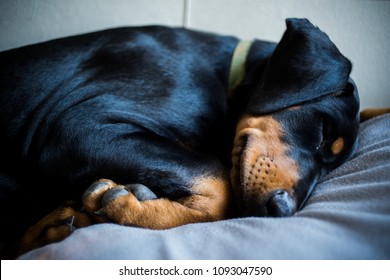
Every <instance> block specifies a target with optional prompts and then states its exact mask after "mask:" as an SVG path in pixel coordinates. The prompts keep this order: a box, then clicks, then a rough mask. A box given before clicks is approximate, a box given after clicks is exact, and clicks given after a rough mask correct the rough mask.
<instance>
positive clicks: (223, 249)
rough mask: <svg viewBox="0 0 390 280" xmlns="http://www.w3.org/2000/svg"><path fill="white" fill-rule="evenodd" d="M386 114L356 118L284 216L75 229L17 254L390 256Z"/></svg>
mask: <svg viewBox="0 0 390 280" xmlns="http://www.w3.org/2000/svg"><path fill="white" fill-rule="evenodd" d="M389 128H390V115H385V116H381V117H378V118H375V119H372V120H370V121H367V122H365V123H363V124H362V126H361V131H360V142H359V148H358V151H357V153H356V155H355V156H354V157H353V158H352V159H351V160H350V161H348V162H347V163H345V164H344V165H342V166H341V167H339V168H338V169H336V170H334V171H333V172H331V173H330V174H328V175H327V176H326V177H325V178H324V179H323V180H322V181H321V182H320V184H318V186H317V187H316V189H315V191H314V192H313V194H312V196H311V197H310V199H309V200H308V202H307V204H306V206H305V207H304V208H303V209H302V210H301V211H300V212H299V213H297V214H296V215H294V216H293V217H290V218H240V219H231V220H226V221H219V222H213V223H203V224H190V225H185V226H181V227H178V228H173V229H169V230H163V231H161V230H148V229H141V228H132V227H124V226H119V225H114V224H101V225H94V226H91V227H88V228H83V229H79V230H77V231H76V232H74V233H73V234H72V235H71V236H70V237H68V238H67V239H65V240H64V241H62V242H59V243H56V244H51V245H48V246H46V247H43V248H40V249H37V250H34V251H32V252H29V253H27V254H25V255H23V256H22V257H21V258H22V259H390V129H389Z"/></svg>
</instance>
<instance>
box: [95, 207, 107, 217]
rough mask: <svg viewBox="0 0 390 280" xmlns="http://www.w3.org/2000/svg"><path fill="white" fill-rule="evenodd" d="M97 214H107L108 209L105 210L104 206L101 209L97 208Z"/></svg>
mask: <svg viewBox="0 0 390 280" xmlns="http://www.w3.org/2000/svg"><path fill="white" fill-rule="evenodd" d="M95 214H96V215H98V216H105V215H106V211H105V210H104V208H101V209H99V210H97V211H96V212H95Z"/></svg>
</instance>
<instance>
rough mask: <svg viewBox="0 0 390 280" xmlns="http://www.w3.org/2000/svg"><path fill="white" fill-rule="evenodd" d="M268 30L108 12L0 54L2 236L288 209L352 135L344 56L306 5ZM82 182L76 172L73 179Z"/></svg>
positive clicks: (160, 225) (348, 148) (353, 95)
mask: <svg viewBox="0 0 390 280" xmlns="http://www.w3.org/2000/svg"><path fill="white" fill-rule="evenodd" d="M286 25H287V30H286V32H285V34H284V35H283V37H282V39H281V41H280V42H279V43H278V44H275V43H271V42H264V41H260V40H254V41H253V42H240V41H239V40H238V39H237V38H235V37H230V36H220V35H215V34H208V33H203V32H196V31H190V30H186V29H181V28H167V27H159V26H149V27H137V28H118V29H111V30H106V31H101V32H95V33H90V34H84V35H80V36H74V37H68V38H64V39H58V40H53V41H49V42H45V43H41V44H36V45H31V46H26V47H22V48H18V49H14V50H9V51H5V52H2V53H1V54H0V61H1V62H0V65H1V66H0V67H1V70H0V73H1V75H0V83H1V87H0V91H1V93H0V106H1V110H0V114H1V119H0V131H1V135H2V137H1V138H0V149H1V159H0V186H1V224H2V228H3V230H2V233H1V240H2V241H3V242H4V243H7V244H8V243H10V242H13V241H15V239H16V238H18V237H20V235H21V233H22V232H24V231H25V230H26V229H27V228H28V227H29V226H31V225H33V224H34V223H36V222H37V221H38V220H39V219H40V218H42V217H43V216H44V215H46V214H47V213H49V212H50V211H52V209H54V208H55V207H57V206H58V205H59V204H60V203H61V202H63V201H64V200H66V199H72V200H76V201H77V200H79V201H81V202H82V207H81V206H80V207H79V208H78V206H76V205H75V204H73V203H65V204H63V205H62V206H61V207H59V208H57V210H55V211H54V212H52V213H51V214H49V215H48V216H46V217H45V218H44V219H43V220H41V221H39V222H38V223H37V224H36V225H35V226H33V227H31V228H30V229H29V230H28V231H27V233H26V234H25V235H24V237H23V238H22V241H21V242H20V243H19V244H18V246H17V247H16V251H15V252H16V254H20V253H22V252H25V251H27V250H30V249H32V248H35V247H38V246H41V245H43V244H46V243H49V242H53V241H57V240H61V239H63V238H64V237H66V236H67V235H69V234H70V232H72V230H74V229H75V228H78V227H82V226H86V225H89V224H91V223H96V222H108V221H112V222H116V223H119V224H124V225H130V226H138V227H146V228H152V229H165V228H170V227H176V226H180V225H184V224H187V223H196V222H207V221H216V220H221V219H225V218H228V217H234V216H275V217H278V216H290V215H293V214H294V213H295V212H296V211H297V210H299V209H300V208H301V207H302V205H303V204H304V202H305V200H306V199H307V197H308V196H309V194H310V192H311V190H312V189H313V187H314V186H315V185H316V183H317V182H318V181H319V180H320V178H321V177H322V176H323V175H324V174H326V173H327V172H329V171H330V170H332V169H334V168H335V167H337V166H339V165H340V164H341V163H343V162H345V161H346V160H347V159H348V158H349V157H350V156H351V154H352V153H353V151H354V149H355V147H356V138H357V133H358V125H359V115H358V111H359V99H358V95H357V89H356V86H355V84H354V83H353V81H352V80H351V79H350V78H349V74H350V72H351V63H350V62H349V60H348V59H346V58H345V57H344V56H343V55H342V54H341V53H340V52H339V50H338V49H337V48H336V46H335V45H334V44H333V43H332V42H331V41H330V39H329V38H328V36H327V35H326V34H325V33H323V32H322V31H320V30H319V29H318V28H317V27H315V26H313V25H312V24H311V23H310V22H309V21H308V20H306V19H287V20H286ZM88 186H89V187H88Z"/></svg>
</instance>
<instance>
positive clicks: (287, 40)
mask: <svg viewBox="0 0 390 280" xmlns="http://www.w3.org/2000/svg"><path fill="white" fill-rule="evenodd" d="M286 25H287V30H286V32H285V33H284V35H283V37H282V39H281V41H280V42H279V44H278V45H277V47H276V49H275V51H274V52H273V54H272V56H271V58H270V59H269V61H268V65H267V67H266V69H265V72H264V75H263V78H262V80H261V81H260V83H259V85H258V86H257V88H256V90H255V92H254V94H253V96H252V97H251V100H250V102H249V104H248V106H249V108H248V109H249V111H250V112H252V113H254V114H266V113H270V112H273V111H276V110H280V109H283V108H286V107H289V106H293V105H297V104H299V103H302V102H306V101H309V100H312V99H315V98H318V97H321V96H325V95H327V94H331V93H333V92H335V91H338V90H342V89H344V88H345V87H346V86H347V84H348V78H349V74H350V72H351V63H350V62H349V60H348V59H347V58H345V57H344V56H343V55H342V54H341V53H340V51H339V50H338V49H337V47H336V46H335V45H334V44H333V43H332V42H331V41H330V39H329V37H328V36H327V35H326V34H325V33H324V32H322V31H321V30H320V29H318V28H317V27H315V26H313V25H312V24H311V23H310V22H309V21H308V20H307V19H296V18H292V19H287V20H286Z"/></svg>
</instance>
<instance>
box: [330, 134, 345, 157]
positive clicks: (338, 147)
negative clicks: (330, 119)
mask: <svg viewBox="0 0 390 280" xmlns="http://www.w3.org/2000/svg"><path fill="white" fill-rule="evenodd" d="M330 149H331V151H332V153H333V154H334V155H338V154H339V153H341V151H342V150H343V149H344V139H343V138H342V137H339V138H337V139H336V140H335V141H334V142H333V143H332V146H331V148H330Z"/></svg>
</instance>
